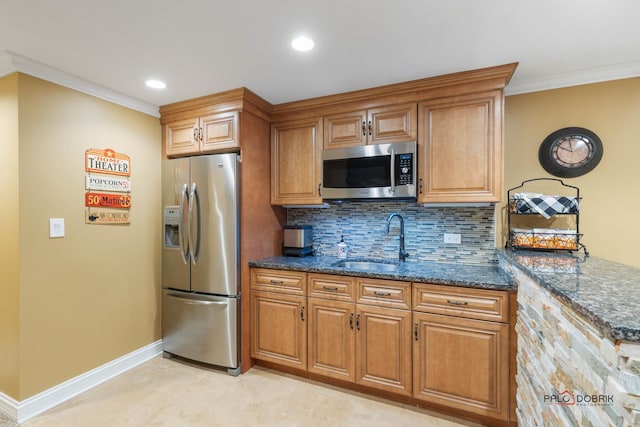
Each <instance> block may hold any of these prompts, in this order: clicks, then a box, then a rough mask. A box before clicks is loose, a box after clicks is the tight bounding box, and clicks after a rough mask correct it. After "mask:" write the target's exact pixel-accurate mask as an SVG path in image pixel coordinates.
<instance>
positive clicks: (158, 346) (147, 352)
mask: <svg viewBox="0 0 640 427" xmlns="http://www.w3.org/2000/svg"><path fill="white" fill-rule="evenodd" d="M160 353H162V340H158V341H156V342H154V343H151V344H149V345H147V346H144V347H142V348H140V349H138V350H136V351H133V352H131V353H129V354H125V355H124V356H122V357H120V358H118V359H115V360H113V361H111V362H109V363H106V364H104V365H102V366H98V367H97V368H95V369H92V370H91V371H89V372H85V373H84V374H82V375H78V376H77V377H75V378H72V379H70V380H68V381H65V382H63V383H62V384H58V385H57V386H55V387H52V388H50V389H48V390H45V391H43V392H42V393H38V394H36V395H35V396H32V397H30V398H28V399H26V400H23V401H21V402H18V401H16V400H15V399H13V398H11V397H10V396H7V395H6V394H4V393H2V392H0V412H2V413H3V414H5V415H6V416H8V417H9V418H10V419H11V420H13V421H16V422H18V423H22V422H24V421H26V420H28V419H29V418H32V417H34V416H36V415H38V414H40V413H42V412H44V411H46V410H48V409H51V408H53V407H54V406H56V405H59V404H61V403H62V402H65V401H67V400H69V399H71V398H72V397H74V396H77V395H78V394H80V393H82V392H85V391H87V390H89V389H90V388H93V387H95V386H97V385H98V384H101V383H103V382H105V381H107V380H110V379H111V378H114V377H116V376H118V375H120V374H122V373H123V372H125V371H128V370H129V369H131V368H134V367H136V366H138V365H140V364H142V363H144V362H146V361H147V360H149V359H152V358H154V357H156V356H157V355H159V354H160Z"/></svg>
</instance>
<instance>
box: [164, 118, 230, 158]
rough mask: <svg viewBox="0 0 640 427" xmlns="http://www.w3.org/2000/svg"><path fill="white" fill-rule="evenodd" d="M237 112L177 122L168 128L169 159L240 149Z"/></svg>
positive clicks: (165, 138) (166, 144)
mask: <svg viewBox="0 0 640 427" xmlns="http://www.w3.org/2000/svg"><path fill="white" fill-rule="evenodd" d="M238 127H239V119H238V112H237V111H229V112H224V113H217V114H212V115H208V116H203V117H194V118H187V119H181V120H176V121H173V122H169V123H167V124H165V125H164V129H163V131H164V132H163V133H164V134H163V136H164V142H165V149H166V153H167V156H168V157H175V156H186V155H192V154H204V153H212V152H217V151H224V150H229V149H233V148H238V146H239V145H238V143H239V140H238Z"/></svg>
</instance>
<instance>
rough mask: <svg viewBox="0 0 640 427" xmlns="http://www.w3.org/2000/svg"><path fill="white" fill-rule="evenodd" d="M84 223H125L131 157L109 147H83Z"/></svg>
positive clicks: (126, 219) (129, 189)
mask: <svg viewBox="0 0 640 427" xmlns="http://www.w3.org/2000/svg"><path fill="white" fill-rule="evenodd" d="M84 170H85V171H86V172H87V175H86V176H85V189H86V190H87V191H86V192H85V194H84V205H85V223H86V224H129V209H130V208H131V181H130V179H131V178H129V177H130V176H131V158H129V156H127V155H126V154H123V153H117V152H116V151H114V150H112V149H111V148H103V149H101V148H90V149H88V150H86V151H85V155H84Z"/></svg>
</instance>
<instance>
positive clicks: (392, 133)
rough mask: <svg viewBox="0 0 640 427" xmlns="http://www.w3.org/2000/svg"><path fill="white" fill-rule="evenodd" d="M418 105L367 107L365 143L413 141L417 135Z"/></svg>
mask: <svg viewBox="0 0 640 427" xmlns="http://www.w3.org/2000/svg"><path fill="white" fill-rule="evenodd" d="M417 122H418V105H417V104H416V103H410V104H402V105H390V106H385V107H379V108H372V109H369V111H368V114H367V126H366V131H367V143H368V144H389V143H393V142H405V141H415V140H416V139H417V137H418V130H417V129H418V128H417Z"/></svg>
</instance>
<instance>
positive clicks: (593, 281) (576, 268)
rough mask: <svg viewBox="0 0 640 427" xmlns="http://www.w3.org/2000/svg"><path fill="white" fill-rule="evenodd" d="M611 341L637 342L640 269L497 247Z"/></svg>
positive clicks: (591, 258) (502, 257)
mask: <svg viewBox="0 0 640 427" xmlns="http://www.w3.org/2000/svg"><path fill="white" fill-rule="evenodd" d="M498 258H499V259H500V261H501V262H504V261H506V262H508V263H510V264H511V265H514V266H516V267H517V268H519V269H520V270H522V271H523V272H524V273H525V274H526V275H528V276H529V277H531V278H532V279H534V280H535V281H536V282H538V283H539V284H540V285H541V286H542V287H544V288H546V289H548V290H549V291H550V292H551V293H552V294H554V295H556V296H557V297H558V298H559V299H560V300H561V301H563V302H564V303H565V304H566V305H567V306H569V307H571V308H572V309H573V310H575V311H576V312H577V313H578V314H580V315H582V316H584V317H585V318H587V319H589V320H590V321H591V322H592V323H593V324H594V325H595V326H596V327H597V328H598V329H600V330H601V331H602V333H603V334H604V335H605V336H607V337H609V338H611V339H612V340H614V341H615V340H624V341H631V342H640V268H636V267H630V266H628V265H624V264H619V263H616V262H612V261H607V260H604V259H601V258H597V257H594V256H589V257H585V256H584V255H582V254H580V255H571V254H568V253H566V252H565V253H554V252H535V251H521V250H517V251H512V250H504V251H498Z"/></svg>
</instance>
